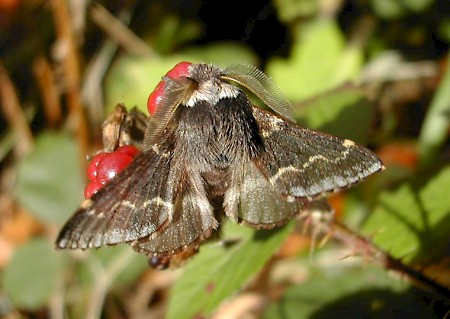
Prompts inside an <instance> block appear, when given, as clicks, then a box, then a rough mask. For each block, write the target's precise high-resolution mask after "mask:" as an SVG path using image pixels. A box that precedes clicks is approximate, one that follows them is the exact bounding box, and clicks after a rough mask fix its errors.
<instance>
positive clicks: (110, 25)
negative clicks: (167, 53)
mask: <svg viewBox="0 0 450 319" xmlns="http://www.w3.org/2000/svg"><path fill="white" fill-rule="evenodd" d="M90 14H91V18H92V20H93V21H94V22H95V23H96V24H97V25H98V26H99V27H100V28H102V30H103V31H104V32H105V33H107V34H108V35H109V37H110V38H111V39H113V40H114V41H116V42H117V43H118V44H119V45H120V46H121V47H123V48H124V49H125V50H127V51H128V52H129V53H132V54H137V55H149V56H157V54H156V53H155V52H154V51H153V50H152V49H151V48H150V47H149V46H148V45H147V44H146V43H145V42H144V41H142V40H141V39H140V38H139V37H137V36H136V35H135V34H134V33H133V32H131V31H130V29H128V28H127V27H126V26H125V25H124V24H123V23H122V22H121V21H120V20H118V19H117V18H116V17H114V16H113V15H112V14H110V13H109V12H108V10H106V9H105V8H104V7H102V6H101V5H99V4H97V5H95V6H93V7H92V9H91V12H90Z"/></svg>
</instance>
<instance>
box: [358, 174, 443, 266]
mask: <svg viewBox="0 0 450 319" xmlns="http://www.w3.org/2000/svg"><path fill="white" fill-rule="evenodd" d="M449 189H450V166H447V167H446V168H444V169H442V170H441V171H439V172H438V173H437V174H435V175H433V176H431V177H429V178H427V179H425V180H424V179H423V178H417V179H416V180H413V181H408V182H404V183H403V184H402V185H400V186H399V187H398V188H397V189H395V190H385V191H383V192H382V193H381V196H380V197H379V200H378V202H377V205H376V207H375V209H374V211H373V213H372V214H371V215H370V218H369V219H368V220H367V222H366V223H365V225H364V227H363V231H364V233H365V234H367V235H372V236H373V241H374V243H375V244H376V245H378V246H379V247H381V248H383V249H385V250H386V251H388V252H389V253H390V254H392V255H393V256H394V257H397V258H401V259H402V260H404V261H417V262H419V261H420V260H423V259H424V258H427V259H430V258H433V257H435V258H437V257H439V256H440V255H441V254H442V253H444V252H445V251H446V249H448V245H449V243H450V241H449V240H450V239H449V225H450V200H449V198H448V197H449V195H448V194H449V193H448V190H449Z"/></svg>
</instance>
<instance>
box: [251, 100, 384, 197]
mask: <svg viewBox="0 0 450 319" xmlns="http://www.w3.org/2000/svg"><path fill="white" fill-rule="evenodd" d="M253 116H254V117H255V119H256V121H257V123H258V127H259V133H260V136H261V138H262V142H263V144H264V149H265V151H264V152H262V153H261V156H259V157H257V158H255V159H254V163H255V165H256V166H257V167H258V169H259V170H260V171H261V173H262V174H263V175H264V176H265V177H266V178H267V180H268V182H269V183H270V184H271V185H273V186H274V187H275V188H276V189H277V190H279V191H280V192H281V193H282V194H283V195H284V196H287V197H288V198H289V197H294V198H308V199H312V198H314V197H317V196H319V195H321V194H324V193H327V192H331V191H337V190H339V189H342V188H345V187H349V186H350V185H352V184H354V183H356V182H358V181H360V180H362V179H364V178H366V177H367V176H369V175H371V174H373V173H375V172H377V171H379V170H381V169H383V164H382V162H381V161H380V160H379V159H378V158H377V156H376V155H375V154H374V153H372V152H371V151H370V150H368V149H367V148H365V147H362V146H359V145H357V144H355V143H354V142H353V141H350V140H346V139H341V138H338V137H335V136H331V135H328V134H325V133H320V132H316V131H313V130H309V129H306V128H302V127H300V126H298V125H296V124H295V123H293V122H290V121H287V120H284V119H283V118H281V117H278V116H276V115H273V114H271V113H268V112H265V111H263V110H261V109H258V108H256V107H253Z"/></svg>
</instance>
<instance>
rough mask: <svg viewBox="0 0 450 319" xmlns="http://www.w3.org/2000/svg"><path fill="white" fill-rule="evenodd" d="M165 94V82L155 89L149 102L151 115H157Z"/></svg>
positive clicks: (148, 106)
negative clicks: (156, 112)
mask: <svg viewBox="0 0 450 319" xmlns="http://www.w3.org/2000/svg"><path fill="white" fill-rule="evenodd" d="M163 93H164V81H160V82H159V83H158V85H157V86H156V87H155V89H154V90H153V92H152V93H150V96H149V97H148V100H147V109H148V113H150V115H153V114H155V111H156V108H157V106H158V104H159V103H160V101H161V99H162V95H163Z"/></svg>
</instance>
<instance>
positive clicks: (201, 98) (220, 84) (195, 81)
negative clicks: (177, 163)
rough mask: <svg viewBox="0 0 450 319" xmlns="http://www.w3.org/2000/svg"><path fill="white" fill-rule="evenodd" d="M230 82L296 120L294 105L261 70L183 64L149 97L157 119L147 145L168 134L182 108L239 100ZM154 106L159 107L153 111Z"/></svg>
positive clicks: (236, 89) (168, 75)
mask: <svg viewBox="0 0 450 319" xmlns="http://www.w3.org/2000/svg"><path fill="white" fill-rule="evenodd" d="M230 81H231V82H234V83H237V84H239V85H241V86H242V87H244V88H245V89H247V90H249V91H250V92H252V93H253V94H255V95H256V96H257V97H258V98H259V99H261V101H263V102H264V103H265V104H266V105H267V106H268V107H270V108H271V109H272V110H274V111H275V112H276V113H278V114H280V115H282V116H283V117H285V118H287V119H290V120H293V118H294V116H293V112H292V106H291V103H290V102H289V100H288V99H287V98H286V97H285V96H284V95H283V94H282V93H281V90H280V89H279V88H278V87H277V86H276V84H275V82H274V81H273V80H272V79H270V78H269V77H268V76H267V75H265V74H264V73H263V72H262V71H261V70H259V69H257V68H255V67H253V66H249V65H234V66H230V67H228V68H226V69H222V68H219V67H217V66H215V65H212V64H205V63H200V64H192V63H190V62H181V63H178V64H177V65H176V66H175V67H174V68H172V69H171V70H170V71H169V72H167V73H166V75H165V76H164V77H163V78H162V81H161V82H160V84H158V86H157V88H156V89H155V91H154V92H153V93H152V94H151V95H150V97H149V102H148V103H149V104H148V106H149V111H150V113H151V115H153V119H152V121H151V125H150V128H149V129H147V132H146V138H145V140H146V144H147V145H148V144H149V143H150V144H151V143H152V141H153V140H154V139H155V137H156V136H158V135H159V134H161V133H162V132H163V131H164V129H165V128H166V127H167V124H168V123H169V122H170V120H171V119H172V118H173V115H174V114H175V112H176V110H177V109H178V107H180V106H181V107H195V106H196V105H197V104H199V102H207V103H209V104H211V105H215V104H217V102H218V101H219V100H221V99H224V98H235V97H237V96H238V94H239V93H240V92H241V91H240V90H239V88H237V87H236V86H235V85H233V84H230V83H229V82H230ZM161 83H163V84H161ZM155 92H156V93H155ZM154 101H155V102H154ZM151 103H155V105H156V106H155V107H154V108H151V106H152V105H153V104H151Z"/></svg>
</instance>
